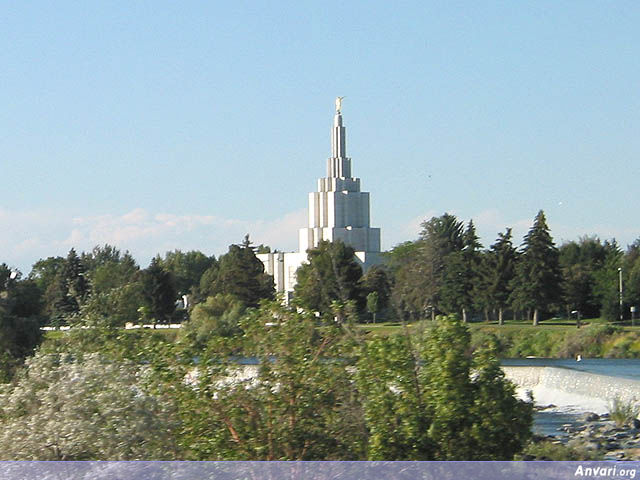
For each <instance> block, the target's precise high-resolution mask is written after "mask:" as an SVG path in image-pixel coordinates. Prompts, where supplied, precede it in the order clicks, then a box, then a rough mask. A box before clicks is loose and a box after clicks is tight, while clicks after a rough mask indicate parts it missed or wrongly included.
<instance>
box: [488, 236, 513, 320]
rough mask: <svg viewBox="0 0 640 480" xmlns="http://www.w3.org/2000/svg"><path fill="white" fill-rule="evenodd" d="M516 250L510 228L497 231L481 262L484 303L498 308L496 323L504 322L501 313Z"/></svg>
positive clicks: (491, 307) (506, 295)
mask: <svg viewBox="0 0 640 480" xmlns="http://www.w3.org/2000/svg"><path fill="white" fill-rule="evenodd" d="M516 260H517V252H516V249H515V247H514V246H513V243H512V242H511V229H510V228H507V229H506V231H505V233H499V234H498V238H497V240H496V242H495V243H494V244H493V245H491V247H490V249H489V251H488V252H487V254H486V255H485V257H484V261H483V264H482V274H481V284H482V289H483V291H484V293H483V298H484V305H485V307H486V308H487V309H493V308H495V309H497V310H498V323H499V324H500V325H502V324H503V323H504V319H503V314H504V309H505V308H506V307H507V305H508V302H509V297H510V295H511V292H512V286H513V278H514V275H515V267H516Z"/></svg>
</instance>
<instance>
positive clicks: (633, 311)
mask: <svg viewBox="0 0 640 480" xmlns="http://www.w3.org/2000/svg"><path fill="white" fill-rule="evenodd" d="M629 310H631V326H632V327H635V326H636V307H631V308H629Z"/></svg>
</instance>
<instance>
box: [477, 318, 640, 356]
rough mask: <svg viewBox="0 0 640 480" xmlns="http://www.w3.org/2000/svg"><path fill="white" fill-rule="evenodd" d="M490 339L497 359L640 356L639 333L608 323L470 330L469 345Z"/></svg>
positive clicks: (482, 342)
mask: <svg viewBox="0 0 640 480" xmlns="http://www.w3.org/2000/svg"><path fill="white" fill-rule="evenodd" d="M490 338H492V339H494V340H495V342H496V347H497V355H498V356H499V357H501V358H523V357H526V356H535V357H553V358H575V357H576V355H578V354H580V355H582V356H583V357H585V358H589V357H592V358H605V357H609V358H640V333H639V332H625V331H623V330H622V329H620V328H618V327H614V326H611V325H596V324H592V325H589V326H585V327H583V328H580V329H576V328H559V329H555V328H554V329H551V328H548V329H532V328H531V327H528V328H527V327H518V328H512V327H483V328H478V329H475V330H474V331H473V336H472V348H473V349H474V350H475V349H478V348H480V347H481V345H482V344H484V343H485V342H486V341H487V340H488V339H490Z"/></svg>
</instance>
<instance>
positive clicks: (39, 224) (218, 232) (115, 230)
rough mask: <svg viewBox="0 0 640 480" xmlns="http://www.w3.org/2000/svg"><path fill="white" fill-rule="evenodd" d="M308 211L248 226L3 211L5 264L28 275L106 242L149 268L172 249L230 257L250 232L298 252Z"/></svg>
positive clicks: (170, 217)
mask: <svg viewBox="0 0 640 480" xmlns="http://www.w3.org/2000/svg"><path fill="white" fill-rule="evenodd" d="M305 224H306V210H304V209H303V210H298V211H295V212H290V213H288V214H286V215H284V216H283V217H280V218H276V219H273V220H258V221H244V220H238V219H233V218H224V217H217V216H213V215H191V214H183V215H180V214H175V213H164V212H162V213H152V212H149V211H147V210H145V209H141V208H137V209H134V210H132V211H130V212H126V213H124V214H106V215H84V216H75V217H74V216H72V215H68V214H66V212H52V211H18V212H10V211H8V210H3V209H0V229H2V231H3V232H5V233H4V235H3V236H2V238H0V262H6V263H9V264H10V265H12V266H16V267H18V268H20V269H21V270H22V271H24V272H28V271H29V270H30V268H31V265H32V264H33V263H34V262H36V261H37V260H38V259H40V258H46V257H48V256H56V255H60V256H65V255H66V253H67V252H68V251H69V249H70V248H72V247H73V248H75V249H76V250H78V251H86V250H90V249H92V248H93V247H94V246H96V245H103V244H105V243H108V244H111V245H114V246H116V247H118V248H120V249H121V250H129V251H130V252H131V253H132V254H133V255H134V256H135V257H136V259H137V260H138V261H139V262H140V263H141V264H142V265H143V266H144V265H146V264H147V263H148V262H149V260H150V259H151V257H153V256H154V255H156V254H158V253H160V254H164V253H165V252H166V251H168V250H174V249H180V250H192V249H197V250H201V251H203V252H204V253H206V254H215V255H219V254H221V253H224V252H226V250H227V247H228V245H229V244H231V243H237V242H240V241H241V240H242V238H243V237H244V235H245V234H247V233H249V234H250V235H251V239H252V240H253V241H254V242H255V243H257V244H259V243H264V244H266V245H270V246H271V247H273V248H278V249H280V250H295V249H296V248H297V238H298V229H299V228H301V227H303V226H305Z"/></svg>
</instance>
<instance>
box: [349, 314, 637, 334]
mask: <svg viewBox="0 0 640 480" xmlns="http://www.w3.org/2000/svg"><path fill="white" fill-rule="evenodd" d="M581 323H582V327H581V328H588V327H589V326H590V325H604V324H611V325H616V326H620V327H622V329H623V330H624V331H638V330H640V320H638V321H637V322H636V325H635V326H634V327H632V326H631V322H630V321H628V320H627V321H626V322H623V323H618V322H608V321H607V320H604V319H602V318H586V319H582V320H581ZM430 324H431V321H430V320H421V321H419V322H415V323H409V324H407V327H408V328H409V331H415V329H417V328H421V327H428V326H429V325H430ZM467 325H468V327H469V329H470V330H471V331H472V332H473V331H476V330H486V331H496V330H499V331H504V332H510V331H514V330H555V331H562V330H576V321H575V319H571V320H568V319H566V318H551V319H548V320H544V321H542V322H540V324H539V325H538V326H537V327H534V326H533V324H532V323H531V322H530V321H514V320H505V323H504V325H498V322H469V323H468V324H467ZM358 327H359V328H360V329H362V330H364V331H365V332H367V334H368V335H383V336H388V335H394V334H398V333H402V332H403V326H402V324H401V323H399V322H383V323H364V324H360V325H358Z"/></svg>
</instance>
